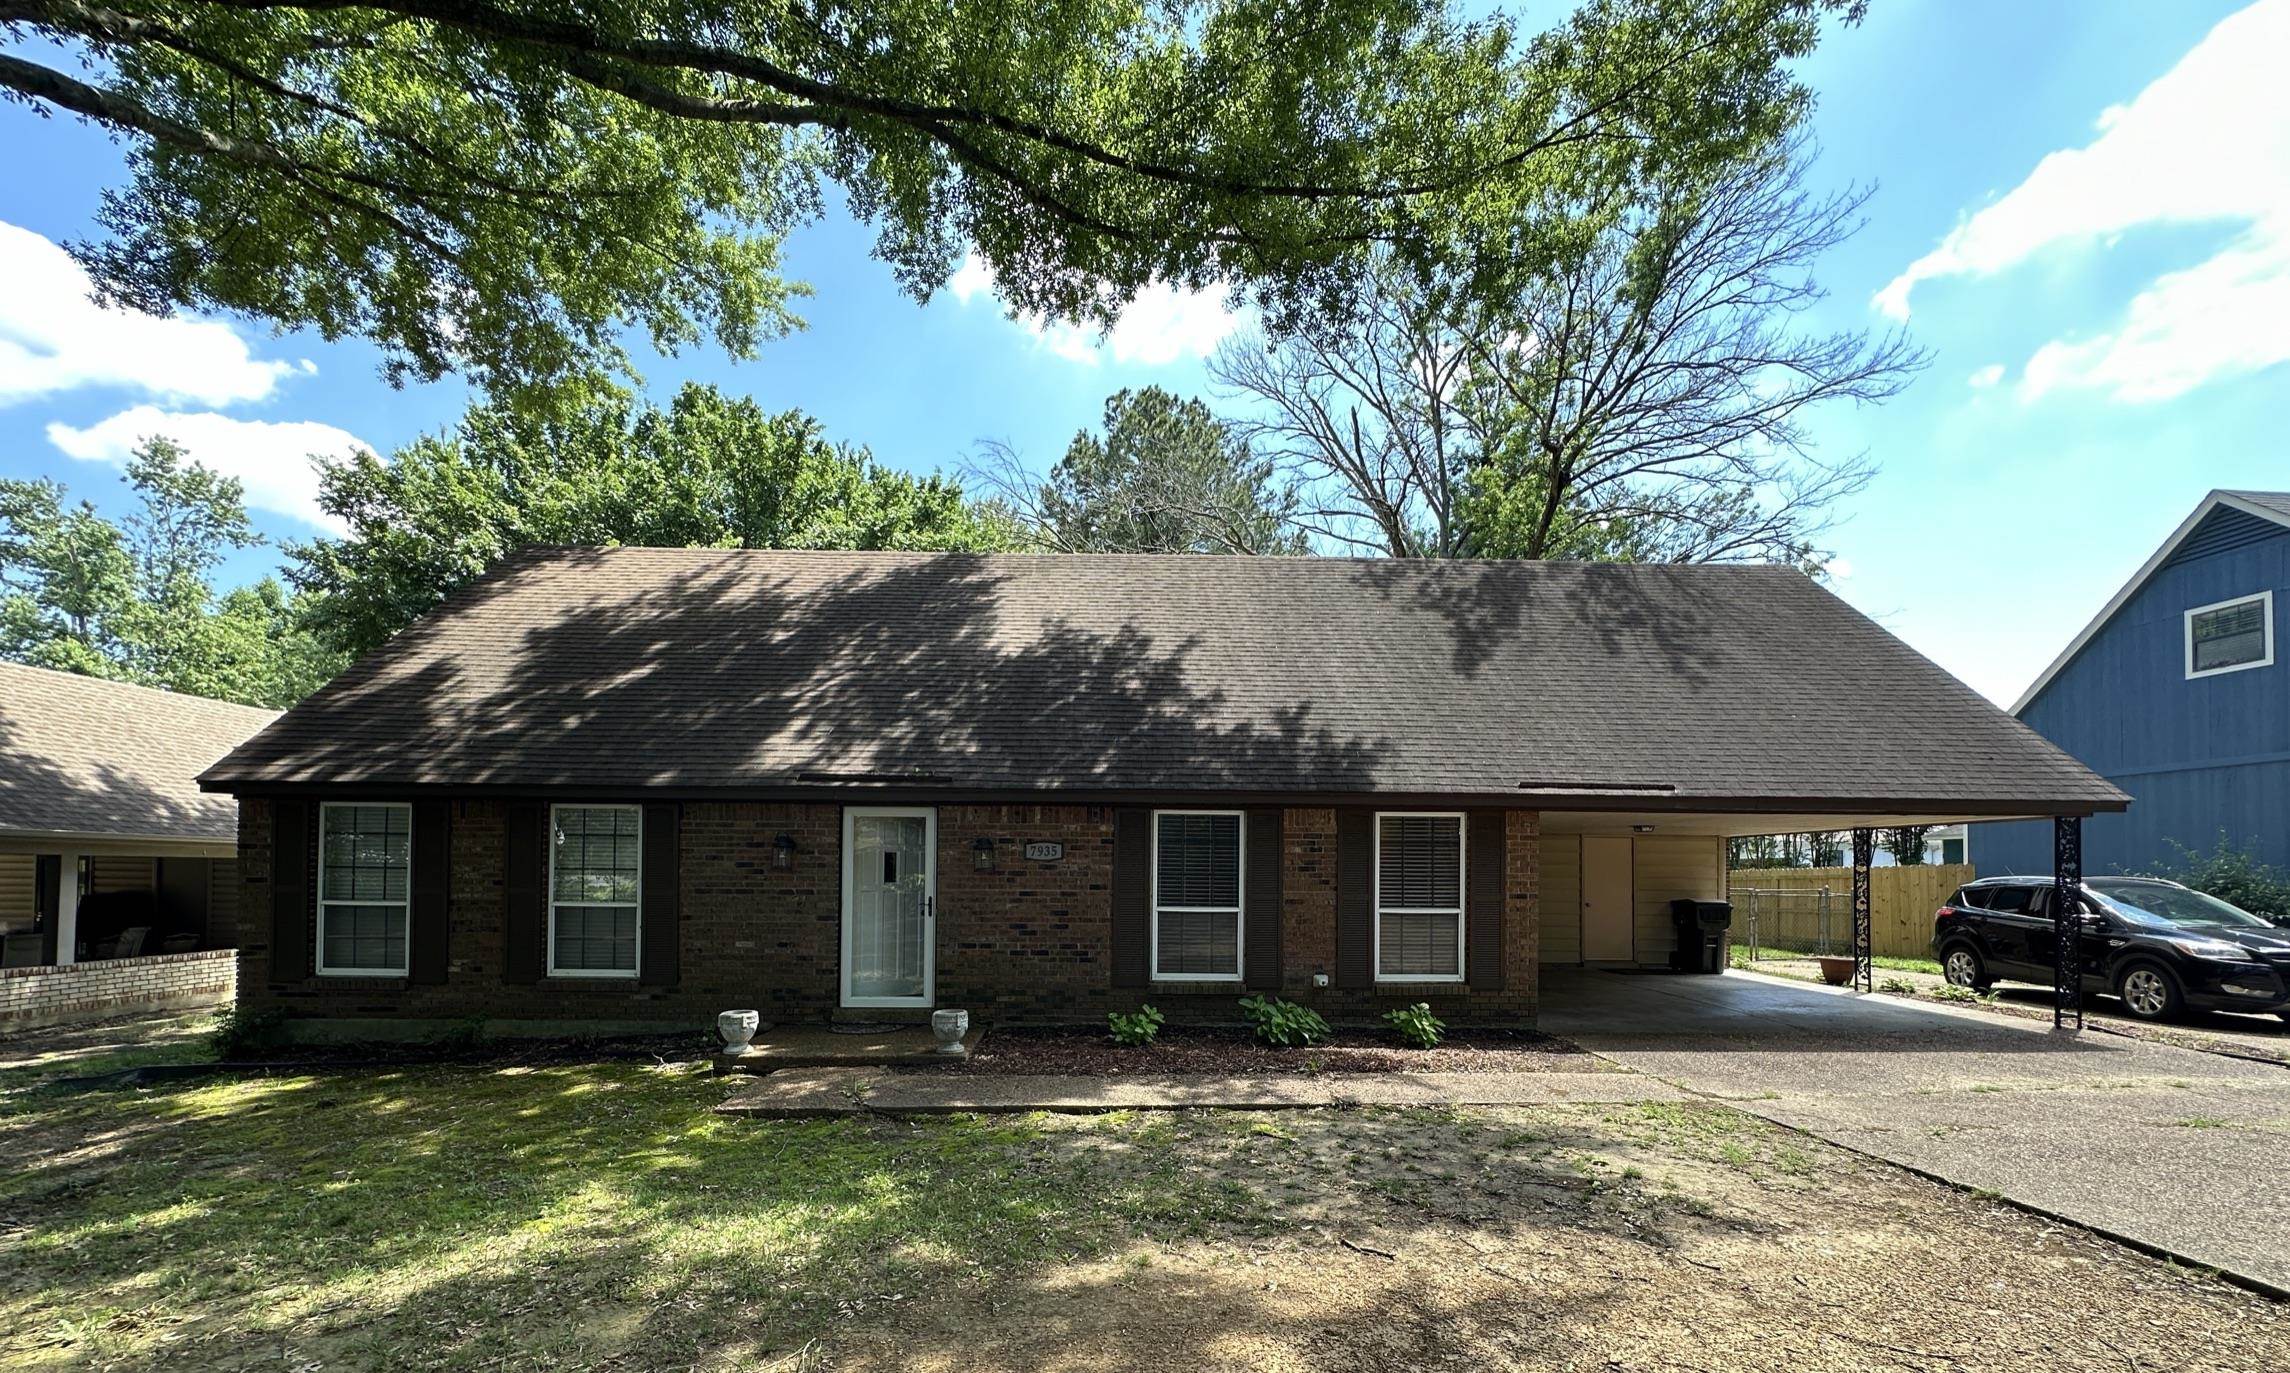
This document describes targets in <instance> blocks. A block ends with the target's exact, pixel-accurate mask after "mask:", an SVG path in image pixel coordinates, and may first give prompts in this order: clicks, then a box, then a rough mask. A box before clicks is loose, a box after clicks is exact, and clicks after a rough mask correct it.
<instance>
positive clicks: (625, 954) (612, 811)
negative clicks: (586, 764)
mask: <svg viewBox="0 0 2290 1373" xmlns="http://www.w3.org/2000/svg"><path fill="white" fill-rule="evenodd" d="M643 891H644V811H643V808H642V807H639V806H551V807H549V976H551V977H634V976H636V971H637V966H638V963H637V960H638V956H639V953H638V945H639V942H640V941H639V938H638V936H639V934H640V933H641V931H642V927H643V915H642V912H641V910H640V909H639V903H640V902H641V900H642V897H643Z"/></svg>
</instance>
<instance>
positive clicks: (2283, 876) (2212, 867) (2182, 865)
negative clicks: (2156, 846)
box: [2163, 831, 2290, 925]
mask: <svg viewBox="0 0 2290 1373" xmlns="http://www.w3.org/2000/svg"><path fill="white" fill-rule="evenodd" d="M2171 847H2172V848H2174V849H2176V850H2178V858H2177V859H2176V860H2175V861H2174V862H2173V863H2172V864H2171V865H2170V867H2169V868H2167V869H2166V870H2165V871H2164V873H2163V876H2165V877H2168V878H2170V879H2171V880H2172V881H2174V882H2179V883H2183V884H2185V885H2186V886H2190V887H2193V888H2194V889H2195V890H2196V891H2199V892H2202V893H2203V894H2205V895H2207V896H2215V897H2217V898H2218V899H2219V900H2221V901H2224V902H2226V903H2227V904H2228V905H2230V906H2240V907H2242V908H2243V909H2244V910H2246V911H2249V912H2250V913H2251V914H2252V915H2255V916H2257V917H2258V918H2259V919H2261V920H2268V921H2272V922H2273V923H2274V924H2277V925H2290V873H2285V872H2283V871H2282V869H2280V868H2277V867H2272V866H2270V865H2268V864H2265V863H2261V862H2259V861H2258V859H2257V857H2256V856H2255V855H2253V854H2252V853H2251V852H2250V850H2248V849H2238V848H2236V847H2235V846H2234V844H2233V843H2232V841H2230V840H2229V839H2228V838H2227V836H2226V834H2225V832H2224V831H2221V832H2220V834H2219V836H2218V843H2217V845H2216V846H2214V847H2213V848H2212V849H2211V851H2210V852H2209V853H2196V852H2195V851H2194V850H2193V849H2190V848H2188V847H2187V846H2186V845H2184V844H2181V843H2178V842H2176V841H2173V842H2172V843H2171Z"/></svg>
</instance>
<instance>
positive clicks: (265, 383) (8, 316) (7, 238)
mask: <svg viewBox="0 0 2290 1373" xmlns="http://www.w3.org/2000/svg"><path fill="white" fill-rule="evenodd" d="M0 281H4V282H6V283H7V288H6V289H5V290H0V405H8V404H11V403H13V402H17V401H24V400H32V399H35V398H38V397H41V396H48V395H53V394H56V393H58V392H63V391H71V390H76V389H78V388H80V387H84V386H122V387H128V388H130V389H133V390H136V391H141V392H144V393H147V394H150V395H154V396H157V397H159V398H161V399H163V400H169V401H178V402H191V403H196V404H200V405H229V404H232V403H234V402H237V401H252V400H262V399H264V398H265V397H267V396H269V395H270V394H271V392H272V391H274V390H275V389H277V386H278V383H279V382H280V380H281V379H283V378H285V377H287V376H290V375H293V374H296V373H306V372H311V371H315V370H316V368H314V367H313V366H312V365H311V364H310V363H309V362H307V361H305V362H302V363H299V364H296V363H290V362H283V361H265V360H263V359H259V358H257V357H255V356H254V355H253V353H252V352H250V351H249V350H248V348H247V344H246V340H245V339H243V338H241V337H239V334H238V331H237V330H235V329H233V328H232V327H231V326H230V325H228V324H223V323H219V322H216V321H212V320H196V319H190V318H187V317H185V316H181V315H176V316H169V317H166V318H161V317H158V316H154V315H145V314H139V313H137V312H135V311H133V310H107V309H104V308H103V307H101V306H99V305H97V304H96V303H95V301H94V300H93V299H92V298H91V297H90V296H89V294H88V293H89V290H90V283H89V281H88V275H87V273H86V272H85V271H83V270H81V268H80V265H79V264H78V263H77V262H74V261H72V259H71V255H70V254H68V253H66V252H65V251H64V250H63V249H61V248H59V247H57V246H56V245H55V244H53V243H51V242H49V241H48V240H47V239H45V238H43V237H41V236H40V235H38V234H36V233H33V232H32V231H31V230H29V229H24V228H19V227H17V226H16V225H13V224H8V223H4V222H0Z"/></svg>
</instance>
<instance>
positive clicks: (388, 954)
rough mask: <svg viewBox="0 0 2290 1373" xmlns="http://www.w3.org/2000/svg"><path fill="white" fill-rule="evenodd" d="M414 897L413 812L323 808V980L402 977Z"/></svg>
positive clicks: (360, 806)
mask: <svg viewBox="0 0 2290 1373" xmlns="http://www.w3.org/2000/svg"><path fill="white" fill-rule="evenodd" d="M412 893H413V807H412V806H410V805H408V804H406V803H405V802H402V801H378V802H348V801H327V802H324V803H322V804H320V806H319V807H318V972H319V974H320V975H321V976H330V977H403V976H405V973H406V926H407V914H408V911H409V909H410V907H411V904H412Z"/></svg>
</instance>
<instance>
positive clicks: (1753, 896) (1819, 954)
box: [1733, 887, 1853, 963]
mask: <svg viewBox="0 0 2290 1373" xmlns="http://www.w3.org/2000/svg"><path fill="white" fill-rule="evenodd" d="M1733 942H1734V943H1735V944H1736V945H1747V946H1748V953H1749V960H1750V961H1751V962H1753V963H1754V962H1756V961H1758V960H1759V959H1763V958H1823V957H1840V958H1841V957H1849V956H1850V955H1851V954H1852V951H1853V903H1852V899H1851V898H1850V897H1849V896H1848V895H1847V894H1845V893H1843V892H1833V891H1831V889H1829V888H1828V887H1818V888H1806V887H1798V888H1792V889H1788V890H1774V889H1772V888H1759V887H1735V888H1734V889H1733Z"/></svg>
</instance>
